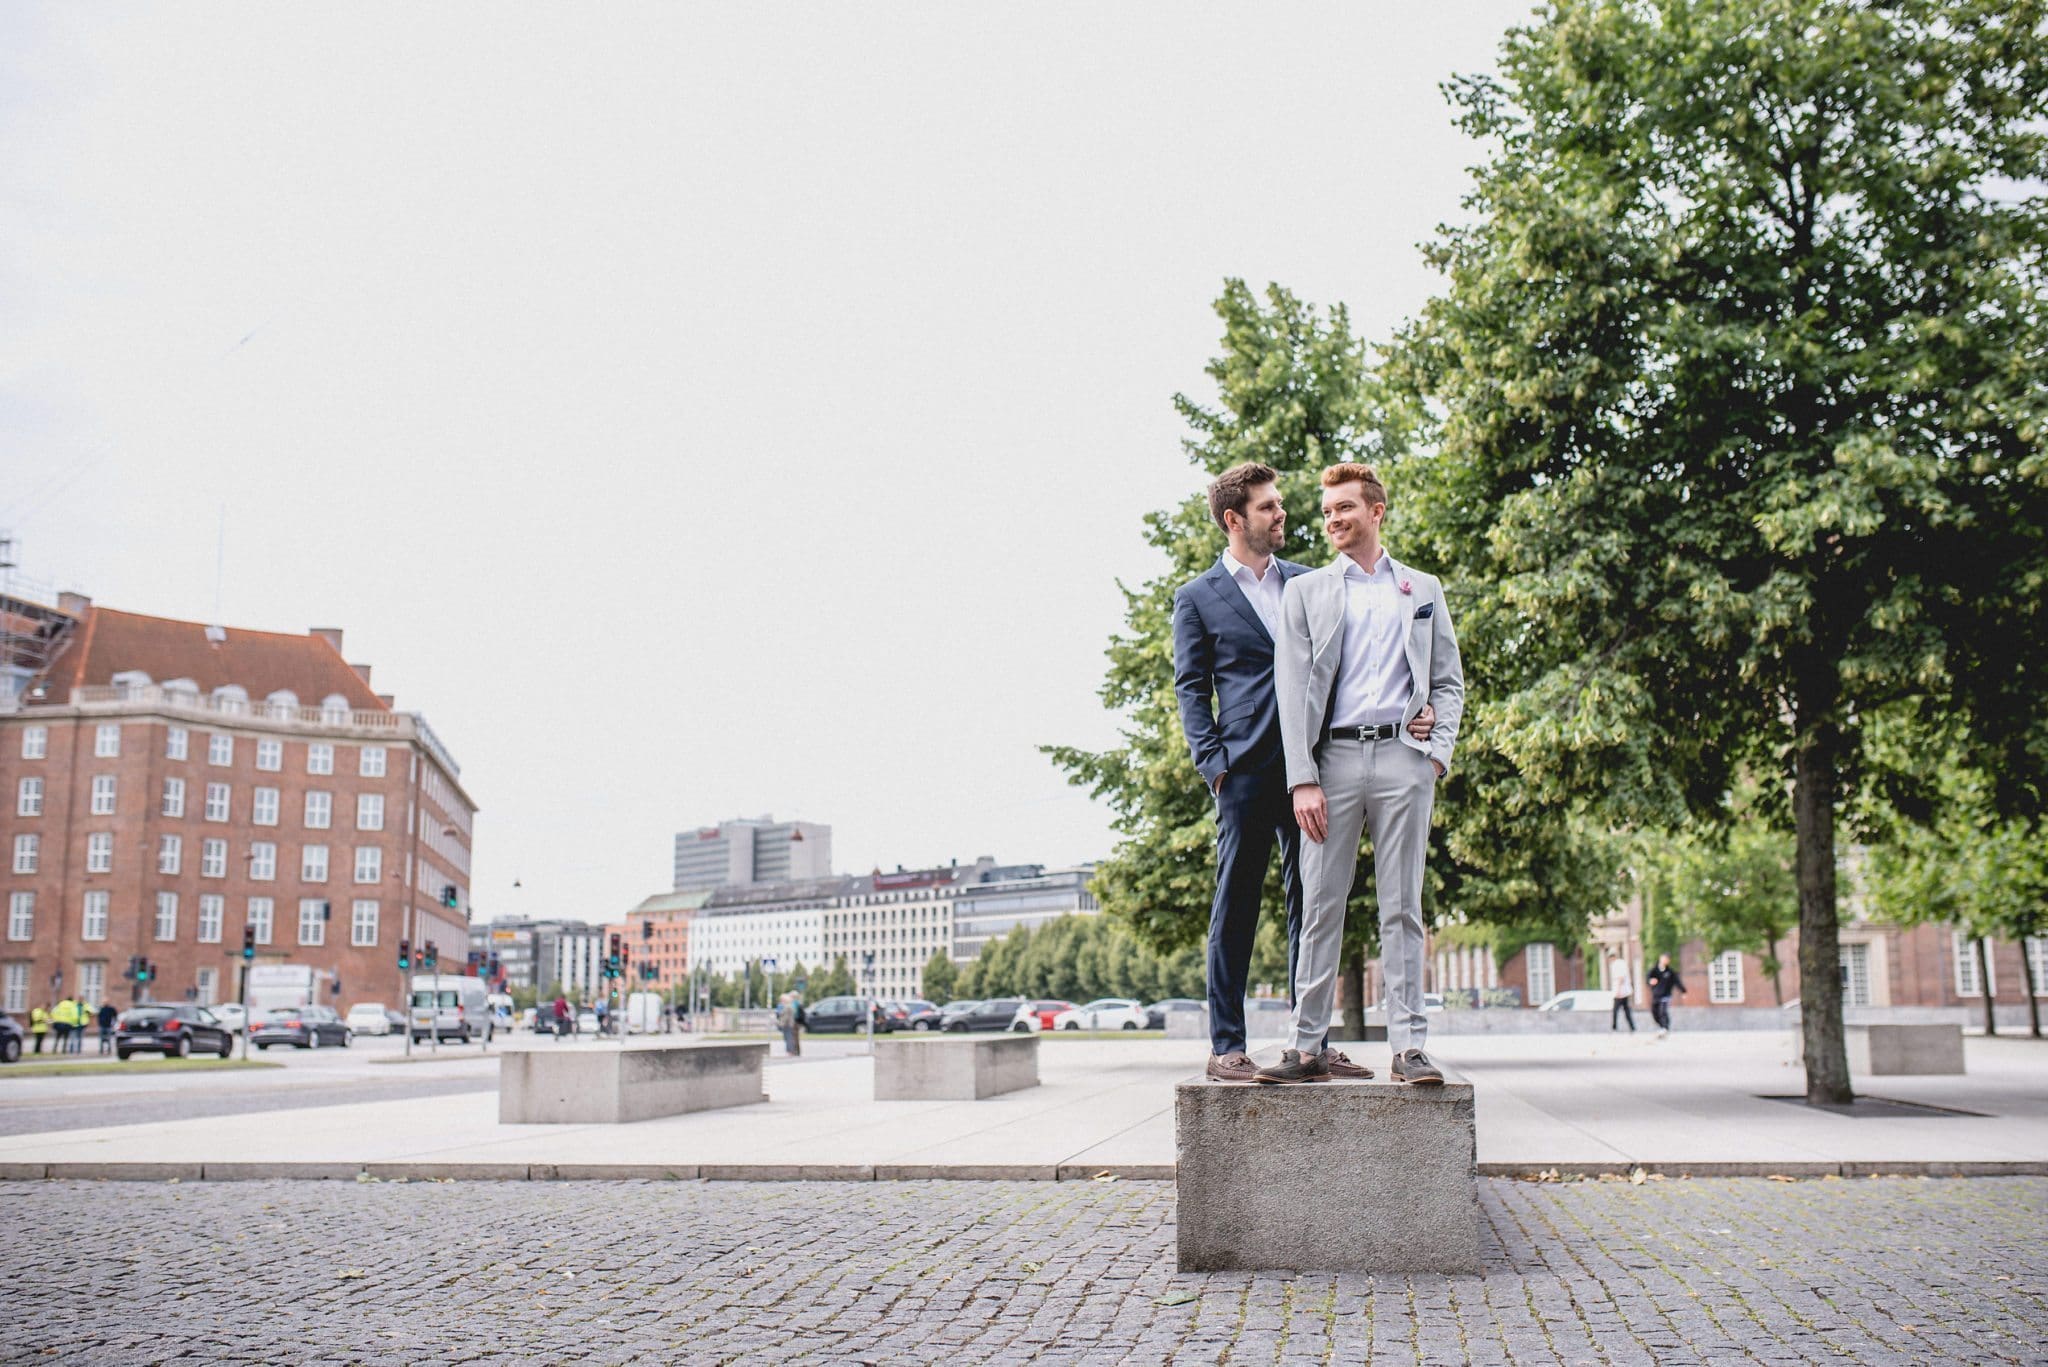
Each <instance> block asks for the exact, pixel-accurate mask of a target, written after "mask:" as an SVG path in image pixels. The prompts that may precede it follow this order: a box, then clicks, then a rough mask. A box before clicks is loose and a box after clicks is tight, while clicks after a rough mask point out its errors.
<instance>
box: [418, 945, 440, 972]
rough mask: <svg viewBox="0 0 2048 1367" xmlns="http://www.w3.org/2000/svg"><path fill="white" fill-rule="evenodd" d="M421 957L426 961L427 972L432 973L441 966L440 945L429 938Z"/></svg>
mask: <svg viewBox="0 0 2048 1367" xmlns="http://www.w3.org/2000/svg"><path fill="white" fill-rule="evenodd" d="M420 958H421V959H422V960H423V961H424V962H425V963H426V966H427V972H429V973H432V972H434V971H435V969H437V968H438V967H439V966H440V963H441V950H440V948H439V946H437V945H435V943H434V942H433V941H432V940H429V941H427V947H426V949H425V951H424V952H422V953H421V955H420Z"/></svg>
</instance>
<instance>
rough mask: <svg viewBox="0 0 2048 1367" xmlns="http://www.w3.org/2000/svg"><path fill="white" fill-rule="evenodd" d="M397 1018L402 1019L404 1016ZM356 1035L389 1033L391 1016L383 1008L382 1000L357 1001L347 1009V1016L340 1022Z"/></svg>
mask: <svg viewBox="0 0 2048 1367" xmlns="http://www.w3.org/2000/svg"><path fill="white" fill-rule="evenodd" d="M399 1019H401V1020H403V1019H404V1017H402V1016H401V1017H400V1018H399ZM342 1024H344V1025H346V1026H347V1027H348V1028H349V1029H351V1030H353V1031H355V1032H356V1033H357V1034H358V1035H388V1034H390V1033H391V1017H390V1016H389V1015H388V1014H387V1013H386V1012H385V1010H384V1003H383V1002H357V1003H356V1004H355V1005H354V1006H351V1007H350V1008H349V1009H348V1017H347V1019H346V1020H344V1021H343V1022H342Z"/></svg>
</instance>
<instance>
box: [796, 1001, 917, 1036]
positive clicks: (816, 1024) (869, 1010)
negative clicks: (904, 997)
mask: <svg viewBox="0 0 2048 1367" xmlns="http://www.w3.org/2000/svg"><path fill="white" fill-rule="evenodd" d="M868 1019H872V1020H873V1021H874V1023H875V1033H876V1034H878V1035H886V1034H888V1033H889V1032H890V1031H892V1030H894V1029H895V1028H896V1022H895V1021H894V1020H893V1019H891V1018H890V1016H889V1012H888V1010H887V1009H886V1008H885V1007H884V1006H883V1005H882V1003H880V1002H878V1001H875V1000H873V999H872V998H869V997H825V998H823V999H821V1000H819V1001H817V1002H814V1003H812V1004H811V1005H809V1006H806V1007H805V1008H804V1029H806V1030H808V1031H810V1032H811V1033H812V1034H814V1035H822V1034H828V1033H830V1032H832V1031H834V1030H845V1031H847V1032H849V1033H858V1032H859V1031H862V1030H865V1029H866V1028H867V1026H866V1024H865V1021H866V1020H868Z"/></svg>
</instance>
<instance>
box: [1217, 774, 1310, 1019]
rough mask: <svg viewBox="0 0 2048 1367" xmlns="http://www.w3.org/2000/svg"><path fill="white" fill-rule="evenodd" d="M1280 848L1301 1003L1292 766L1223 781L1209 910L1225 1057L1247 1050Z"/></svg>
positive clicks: (1290, 957)
mask: <svg viewBox="0 0 2048 1367" xmlns="http://www.w3.org/2000/svg"><path fill="white" fill-rule="evenodd" d="M1276 842H1277V843H1278V844H1279V846H1280V883H1281V886H1282V887H1283V888H1284V889H1286V901H1287V999H1288V1001H1289V1002H1290V1003H1291V1002H1292V1001H1293V1000H1294V962H1295V956H1296V953H1297V952H1298V950H1299V948H1300V944H1301V874H1300V871H1299V868H1298V865H1299V862H1300V856H1301V831H1300V828H1299V827H1297V826H1296V825H1295V824H1294V800H1293V799H1292V798H1291V797H1289V796H1288V793H1287V766H1285V765H1284V764H1270V765H1268V766H1266V767H1265V768H1264V769H1262V770H1255V771H1253V772H1251V773H1248V774H1240V773H1237V772H1235V771H1233V772H1231V773H1229V774H1226V775H1225V776H1224V779H1223V792H1222V794H1221V796H1219V797H1218V799H1217V802H1216V900H1215V902H1214V903H1213V904H1212V905H1211V906H1210V908H1209V1042H1210V1045H1211V1046H1212V1047H1213V1048H1214V1050H1215V1052H1216V1053H1218V1054H1230V1053H1236V1052H1237V1051H1239V1050H1242V1049H1243V1048H1244V1047H1245V1038H1244V994H1245V988H1246V987H1247V985H1248V984H1247V982H1246V979H1248V978H1249V977H1250V976H1251V971H1252V941H1253V939H1254V937H1255V936H1256V934H1257V932H1258V928H1259V903H1260V901H1261V900H1262V899H1263V897H1264V894H1265V889H1266V868H1267V866H1268V865H1269V864H1270V863H1271V862H1272V859H1273V846H1274V844H1275V843H1276Z"/></svg>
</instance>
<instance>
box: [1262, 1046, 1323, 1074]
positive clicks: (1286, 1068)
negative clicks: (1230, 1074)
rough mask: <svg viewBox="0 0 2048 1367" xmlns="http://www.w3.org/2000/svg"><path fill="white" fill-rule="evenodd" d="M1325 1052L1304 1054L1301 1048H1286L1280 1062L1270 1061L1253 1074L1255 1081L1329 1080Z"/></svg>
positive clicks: (1281, 1054) (1282, 1052)
mask: <svg viewBox="0 0 2048 1367" xmlns="http://www.w3.org/2000/svg"><path fill="white" fill-rule="evenodd" d="M1326 1057H1328V1055H1325V1054H1304V1053H1302V1052H1301V1051H1300V1050H1299V1049H1284V1050H1282V1051H1281V1053H1280V1061H1279V1062H1278V1063H1269V1064H1267V1065H1266V1066H1265V1067H1263V1068H1261V1069H1259V1071H1258V1072H1256V1073H1254V1074H1252V1080H1253V1081H1254V1082H1328V1081H1329V1080H1330V1070H1329V1068H1328V1066H1327V1065H1325V1064H1324V1062H1323V1060H1324V1059H1325V1058H1326Z"/></svg>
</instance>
